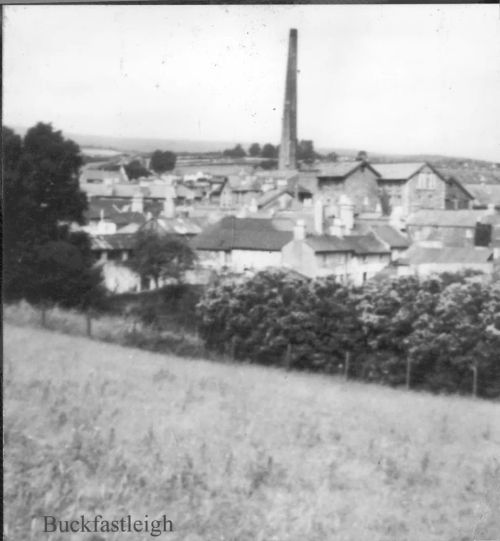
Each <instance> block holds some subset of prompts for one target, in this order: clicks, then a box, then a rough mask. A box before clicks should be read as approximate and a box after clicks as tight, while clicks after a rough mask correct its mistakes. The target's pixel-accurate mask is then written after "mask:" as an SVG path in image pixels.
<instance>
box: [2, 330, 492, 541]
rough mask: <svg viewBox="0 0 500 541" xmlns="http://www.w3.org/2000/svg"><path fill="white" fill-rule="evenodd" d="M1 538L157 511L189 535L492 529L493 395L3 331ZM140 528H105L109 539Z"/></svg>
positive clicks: (423, 533) (363, 536)
mask: <svg viewBox="0 0 500 541" xmlns="http://www.w3.org/2000/svg"><path fill="white" fill-rule="evenodd" d="M5 358H6V363H5V397H4V398H5V403H4V407H5V418H4V424H5V428H4V431H5V495H4V498H5V499H4V503H5V516H4V521H5V529H6V537H5V538H6V539H9V540H16V541H17V540H18V539H23V540H25V541H31V540H37V541H38V540H40V539H48V540H50V541H57V540H59V539H61V540H63V539H64V540H68V539H69V540H72V539H90V536H87V537H86V536H84V535H82V534H74V535H73V536H72V535H71V534H56V533H52V534H44V533H42V528H43V520H42V517H43V516H44V515H52V516H56V517H58V518H60V519H67V520H68V519H72V518H78V517H79V516H80V515H82V514H84V515H86V516H91V517H92V516H94V515H96V514H101V515H103V516H104V517H107V518H109V519H115V518H120V517H122V516H127V515H129V514H130V515H132V516H133V517H134V518H137V519H141V518H144V516H145V515H146V514H147V515H148V516H149V517H150V518H154V517H160V516H162V515H167V516H168V518H169V519H170V520H172V522H173V525H174V532H173V533H166V534H162V538H166V539H178V540H183V541H184V540H187V541H195V540H196V541H206V540H207V539H210V540H215V539H218V540H231V541H233V540H234V541H242V540H243V541H245V540H248V541H250V540H251V541H254V540H261V541H271V540H275V541H287V540H297V541H298V540H302V539H307V540H313V541H314V540H318V541H323V540H325V539H341V540H345V541H351V540H352V541H364V540H366V541H368V540H369V541H376V540H380V541H382V540H384V541H386V540H394V541H396V540H398V541H400V540H402V539H405V540H411V541H421V540H422V539H426V540H428V541H438V540H439V541H442V540H443V539H447V540H449V541H472V540H473V539H495V538H499V536H500V524H499V522H498V508H499V503H500V501H499V498H500V462H499V460H498V457H499V456H500V423H499V421H498V419H499V418H500V410H499V405H498V404H497V403H495V402H491V401H482V400H472V399H467V398H459V397H446V396H432V395H429V394H427V393H415V392H404V391H398V390H394V389H390V388H387V387H380V386H373V385H367V384H363V383H358V382H344V381H343V380H342V379H340V378H337V377H332V376H326V375H314V374H304V373H298V372H286V371H283V370H278V369H275V368H272V367H258V366H250V365H247V364H246V363H238V364H229V363H226V364H224V363H215V362H207V361H203V360H196V359H192V360H189V359H186V358H183V359H180V358H176V357H172V356H166V355H161V354H154V353H149V352H145V351H141V350H138V349H131V348H124V347H120V346H117V345H111V344H105V343H102V342H96V341H91V340H88V339H86V338H82V337H75V336H68V335H62V334H57V333H53V332H50V331H46V330H40V329H33V328H28V327H15V326H12V325H7V326H6V328H5ZM127 537H130V538H131V539H132V538H133V539H134V541H140V540H141V539H150V538H151V537H150V536H149V535H146V534H143V535H142V536H141V534H123V533H121V534H116V533H110V534H107V533H106V534H101V538H102V539H105V540H106V541H115V540H118V539H124V538H127Z"/></svg>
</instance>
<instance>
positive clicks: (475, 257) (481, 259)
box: [398, 245, 493, 265]
mask: <svg viewBox="0 0 500 541" xmlns="http://www.w3.org/2000/svg"><path fill="white" fill-rule="evenodd" d="M492 258H493V250H492V249H490V248H478V247H474V248H458V247H453V246H443V247H441V248H426V247H423V246H418V245H414V246H412V247H411V248H409V249H408V252H407V253H406V256H405V257H403V258H401V259H399V260H398V265H422V264H426V263H432V264H439V263H448V264H449V263H462V264H475V263H488V262H489V261H491V260H492Z"/></svg>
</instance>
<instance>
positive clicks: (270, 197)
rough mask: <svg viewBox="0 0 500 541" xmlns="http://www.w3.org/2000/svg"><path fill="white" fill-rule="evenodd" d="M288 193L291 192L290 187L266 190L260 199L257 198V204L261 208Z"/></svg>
mask: <svg viewBox="0 0 500 541" xmlns="http://www.w3.org/2000/svg"><path fill="white" fill-rule="evenodd" d="M285 193H288V194H290V190H289V189H288V188H277V189H274V190H269V191H268V192H265V193H264V194H262V195H261V196H260V197H259V199H257V206H258V207H259V208H261V207H265V206H266V205H268V204H269V203H271V202H272V201H274V200H275V199H278V197H280V196H281V195H283V194H285Z"/></svg>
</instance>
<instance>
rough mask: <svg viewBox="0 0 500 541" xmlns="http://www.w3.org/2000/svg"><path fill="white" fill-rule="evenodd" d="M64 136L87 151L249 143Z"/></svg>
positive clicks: (213, 148) (195, 149)
mask: <svg viewBox="0 0 500 541" xmlns="http://www.w3.org/2000/svg"><path fill="white" fill-rule="evenodd" d="M12 129H14V130H15V131H16V132H17V133H19V134H20V135H24V134H25V133H26V131H27V128H22V127H19V126H13V127H12ZM64 136H65V137H67V138H69V139H72V140H73V141H75V142H76V143H78V145H80V146H81V147H85V148H87V149H89V148H94V149H106V150H115V151H119V152H130V153H134V152H153V151H154V150H157V149H160V150H171V151H173V152H176V153H180V152H188V153H201V152H217V151H223V150H224V149H226V148H233V147H234V146H235V145H236V144H237V143H241V145H242V146H243V147H244V148H246V147H248V146H250V144H251V143H245V142H244V141H193V140H184V139H161V138H154V137H151V138H149V137H148V138H143V137H108V136H105V135H83V134H81V133H71V132H64Z"/></svg>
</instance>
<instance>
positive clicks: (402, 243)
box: [371, 225, 410, 249]
mask: <svg viewBox="0 0 500 541" xmlns="http://www.w3.org/2000/svg"><path fill="white" fill-rule="evenodd" d="M371 229H372V231H373V232H374V233H375V235H376V236H377V237H378V238H379V239H380V240H381V241H382V242H385V243H386V244H388V245H389V246H390V247H391V248H400V249H401V248H408V246H410V241H409V239H408V238H407V237H406V236H405V235H402V234H401V233H400V232H399V231H398V230H397V229H395V228H394V227H392V226H391V225H373V226H372V227H371Z"/></svg>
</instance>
